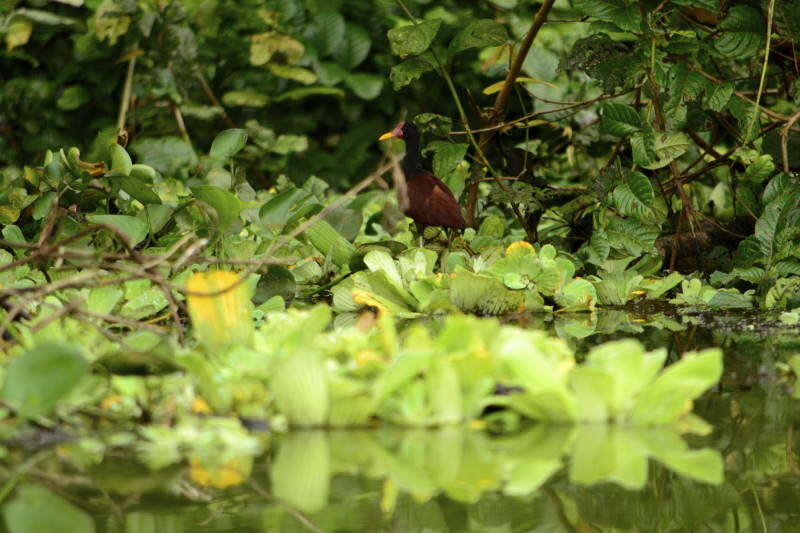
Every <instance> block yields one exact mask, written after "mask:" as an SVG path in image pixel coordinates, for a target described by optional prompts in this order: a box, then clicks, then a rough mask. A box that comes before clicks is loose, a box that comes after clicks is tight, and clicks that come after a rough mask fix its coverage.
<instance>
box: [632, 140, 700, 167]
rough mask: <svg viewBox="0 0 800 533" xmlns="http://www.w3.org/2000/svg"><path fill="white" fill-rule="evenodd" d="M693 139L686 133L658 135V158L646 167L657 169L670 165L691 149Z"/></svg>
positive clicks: (656, 144)
mask: <svg viewBox="0 0 800 533" xmlns="http://www.w3.org/2000/svg"><path fill="white" fill-rule="evenodd" d="M690 145H691V141H690V139H689V137H688V136H687V135H686V134H685V133H662V134H660V135H658V136H656V143H655V150H656V160H655V161H654V162H652V163H650V164H649V165H642V166H643V167H644V168H647V169H650V170H655V169H658V168H663V167H665V166H667V165H669V164H670V163H671V162H672V161H673V160H675V159H677V158H678V157H680V156H681V155H683V154H684V152H686V150H688V149H689V146H690Z"/></svg>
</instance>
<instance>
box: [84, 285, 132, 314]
mask: <svg viewBox="0 0 800 533" xmlns="http://www.w3.org/2000/svg"><path fill="white" fill-rule="evenodd" d="M124 294H125V293H124V292H123V291H122V290H121V289H117V288H115V287H95V288H93V289H92V290H91V291H90V292H89V298H88V299H87V300H86V308H87V309H88V310H89V311H91V312H93V313H99V314H101V315H107V314H109V313H110V312H111V311H112V310H113V309H114V307H115V306H116V305H117V304H118V303H119V301H120V300H121V299H122V296H123V295H124Z"/></svg>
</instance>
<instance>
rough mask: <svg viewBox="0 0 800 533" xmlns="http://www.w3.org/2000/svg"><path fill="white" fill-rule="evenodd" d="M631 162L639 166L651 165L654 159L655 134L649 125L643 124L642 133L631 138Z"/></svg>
mask: <svg viewBox="0 0 800 533" xmlns="http://www.w3.org/2000/svg"><path fill="white" fill-rule="evenodd" d="M631 150H632V152H633V154H632V155H633V162H634V163H636V164H637V165H639V166H646V165H650V164H652V163H653V160H654V159H655V158H656V132H655V130H654V129H653V127H652V126H651V125H650V124H645V125H644V128H643V129H642V131H640V132H637V133H634V134H633V135H632V136H631Z"/></svg>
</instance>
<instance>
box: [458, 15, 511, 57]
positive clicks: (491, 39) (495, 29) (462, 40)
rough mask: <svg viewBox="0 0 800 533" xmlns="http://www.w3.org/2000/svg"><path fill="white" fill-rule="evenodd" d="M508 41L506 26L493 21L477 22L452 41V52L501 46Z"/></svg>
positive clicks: (472, 23) (482, 20) (469, 25)
mask: <svg viewBox="0 0 800 533" xmlns="http://www.w3.org/2000/svg"><path fill="white" fill-rule="evenodd" d="M507 40H508V33H507V32H506V28H505V26H503V25H502V24H500V23H499V22H497V21H495V20H492V19H481V20H476V21H475V22H471V23H469V24H467V26H466V27H465V28H464V29H463V30H461V31H460V32H458V33H457V34H456V36H455V37H453V40H452V41H450V50H451V51H452V52H455V53H457V52H461V51H462V50H467V49H469V48H482V47H485V46H500V45H501V44H503V43H505V42H506V41H507Z"/></svg>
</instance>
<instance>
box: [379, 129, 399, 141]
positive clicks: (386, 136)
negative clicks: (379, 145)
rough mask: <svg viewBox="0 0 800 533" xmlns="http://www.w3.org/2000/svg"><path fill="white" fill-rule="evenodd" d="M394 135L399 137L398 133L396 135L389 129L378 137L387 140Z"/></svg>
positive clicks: (380, 139)
mask: <svg viewBox="0 0 800 533" xmlns="http://www.w3.org/2000/svg"><path fill="white" fill-rule="evenodd" d="M393 137H397V135H395V134H394V132H393V131H387V132H386V133H384V134H383V135H381V136H380V137H378V140H379V141H385V140H386V139H391V138H393Z"/></svg>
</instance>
